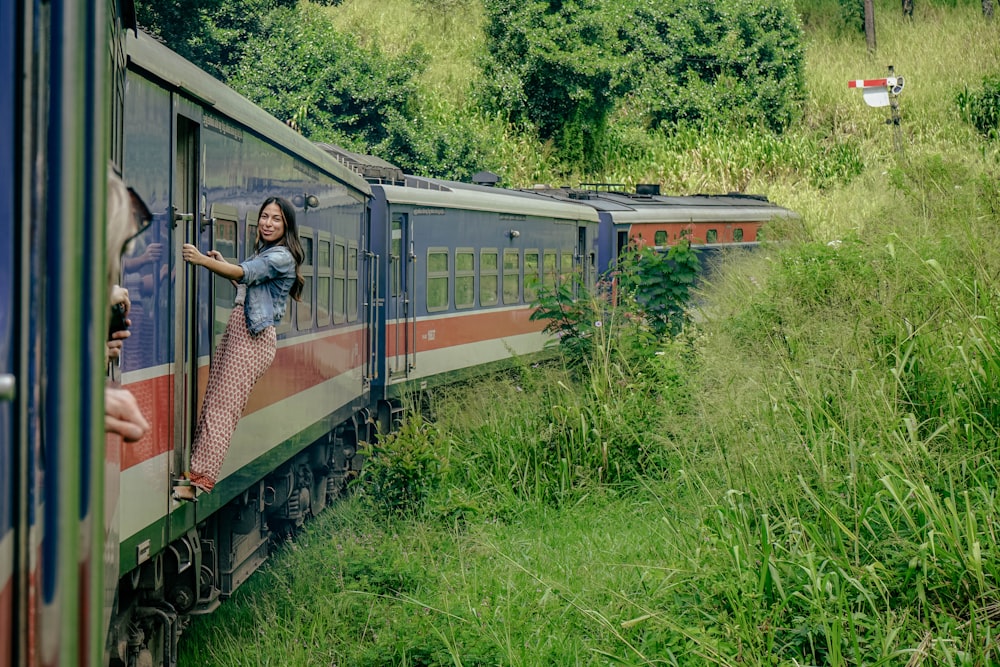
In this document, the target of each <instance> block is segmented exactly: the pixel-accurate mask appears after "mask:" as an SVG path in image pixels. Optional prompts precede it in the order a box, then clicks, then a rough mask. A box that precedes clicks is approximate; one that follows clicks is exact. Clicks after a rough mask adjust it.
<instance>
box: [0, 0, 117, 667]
mask: <svg viewBox="0 0 1000 667" xmlns="http://www.w3.org/2000/svg"><path fill="white" fill-rule="evenodd" d="M126 4H127V3H126ZM119 17H120V12H119V11H118V3H117V2H107V1H104V0H98V1H97V2H66V1H63V0H51V1H48V2H42V1H40V0H19V1H18V2H4V3H2V4H0V69H2V72H3V80H4V81H6V82H9V86H10V89H9V90H8V91H6V94H5V95H4V96H3V99H2V100H0V205H2V206H3V210H4V215H3V216H2V221H0V234H2V235H3V239H4V240H3V242H2V243H0V489H2V491H0V665H2V666H4V667H6V666H7V665H30V666H35V665H55V664H59V665H66V664H98V663H99V662H100V661H101V659H102V650H103V648H104V642H103V630H104V627H103V623H102V621H103V616H104V614H103V612H104V607H105V600H104V596H103V594H102V593H103V591H102V588H103V586H102V582H104V581H105V580H106V579H107V578H108V577H107V576H106V575H105V573H104V571H103V565H104V563H103V557H104V555H105V554H104V550H103V546H104V544H105V541H104V538H105V528H106V526H107V522H106V521H105V517H104V514H103V510H105V509H107V508H106V506H105V503H104V502H103V489H102V481H103V474H102V473H103V466H104V465H105V460H106V456H105V455H106V451H107V450H106V448H105V436H104V425H103V415H102V405H103V401H102V395H103V392H102V383H103V377H102V375H103V373H102V369H103V361H102V356H103V351H102V350H103V332H104V331H105V330H106V326H107V324H106V318H105V312H106V310H105V309H106V307H107V294H106V291H107V288H106V287H105V286H104V284H105V275H104V269H105V264H104V261H103V258H104V255H105V248H104V237H105V224H104V221H105V208H106V205H105V201H106V184H107V168H108V160H109V158H114V157H116V155H115V154H114V153H113V151H111V150H109V146H110V144H111V143H112V141H111V139H112V137H111V136H110V132H109V124H110V123H109V119H110V117H111V116H112V115H113V110H112V109H111V108H110V107H111V100H112V99H114V96H113V95H112V94H111V92H112V90H111V89H112V85H113V81H116V80H117V79H116V77H115V76H114V71H113V69H112V68H111V65H112V62H114V63H116V64H117V63H119V62H122V63H123V58H122V59H121V60H119V59H118V58H117V56H121V54H122V53H123V42H121V41H119V40H121V39H123V37H124V32H123V27H122V22H121V20H120V19H119ZM109 54H110V55H111V56H112V58H109ZM114 453H115V454H117V451H115V452H114ZM114 576H115V575H114V573H112V574H111V575H110V577H111V578H112V579H113V578H114Z"/></svg>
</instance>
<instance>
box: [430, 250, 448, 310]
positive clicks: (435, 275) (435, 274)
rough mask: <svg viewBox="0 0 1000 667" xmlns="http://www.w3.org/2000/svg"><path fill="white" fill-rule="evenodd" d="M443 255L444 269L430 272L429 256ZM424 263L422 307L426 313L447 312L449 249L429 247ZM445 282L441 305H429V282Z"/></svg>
mask: <svg viewBox="0 0 1000 667" xmlns="http://www.w3.org/2000/svg"><path fill="white" fill-rule="evenodd" d="M432 255H433V256H438V255H443V256H444V258H445V262H446V267H445V269H444V270H443V271H431V256H432ZM424 257H425V263H424V266H425V267H426V268H425V269H424V307H425V308H426V309H427V312H428V313H440V312H443V311H446V310H448V309H449V308H450V307H451V266H452V257H451V248H448V247H445V246H429V247H428V248H427V252H426V253H425V254H424ZM442 278H443V279H444V280H445V286H444V287H445V289H444V299H445V302H444V304H443V305H441V304H438V303H435V304H434V305H431V281H435V280H441V279H442Z"/></svg>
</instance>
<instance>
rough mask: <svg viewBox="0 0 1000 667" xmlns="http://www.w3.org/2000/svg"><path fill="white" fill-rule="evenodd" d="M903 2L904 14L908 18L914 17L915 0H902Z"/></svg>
mask: <svg viewBox="0 0 1000 667" xmlns="http://www.w3.org/2000/svg"><path fill="white" fill-rule="evenodd" d="M902 2H903V16H904V17H905V18H908V19H913V0H902Z"/></svg>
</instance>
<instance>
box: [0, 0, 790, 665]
mask: <svg viewBox="0 0 1000 667" xmlns="http://www.w3.org/2000/svg"><path fill="white" fill-rule="evenodd" d="M0 37H2V38H3V39H0V43H2V44H3V46H2V47H0V48H3V49H4V50H3V56H2V58H0V61H2V63H3V66H4V68H5V71H6V72H7V73H8V74H10V75H11V76H10V78H9V79H8V80H11V81H15V82H17V83H16V86H15V91H14V95H12V96H7V97H6V98H5V99H4V100H3V101H2V102H0V123H2V130H0V131H2V133H3V141H0V201H3V202H4V203H5V204H7V206H8V210H9V211H11V212H12V214H11V215H6V216H3V217H2V218H0V234H2V235H3V236H4V238H5V239H7V240H8V241H9V242H6V243H5V244H4V245H3V246H2V249H0V364H2V365H0V434H2V436H0V437H2V440H0V457H2V466H0V484H2V487H3V489H4V491H3V493H2V494H0V586H2V588H0V667H8V666H13V665H29V666H32V667H34V666H36V665H46V666H47V665H70V664H73V665H109V666H115V667H119V666H128V667H137V666H140V665H142V666H147V665H155V666H160V665H167V666H169V665H176V664H177V654H178V652H177V647H178V642H179V641H180V637H181V634H182V632H183V630H184V628H185V626H186V624H187V623H188V622H189V619H190V618H191V617H192V616H194V615H199V614H207V613H211V612H212V611H213V610H214V609H215V608H217V607H218V606H219V604H221V603H222V601H223V600H225V598H227V597H229V596H231V595H232V594H233V592H234V591H235V590H236V589H237V588H238V587H239V586H240V585H241V584H242V583H243V582H245V581H246V580H247V579H248V578H249V577H250V576H251V574H253V572H254V571H256V570H257V569H258V568H259V567H260V566H261V565H262V564H263V563H265V562H266V560H267V558H268V555H269V549H270V544H271V538H272V537H273V536H275V535H283V534H290V533H294V531H295V530H296V529H297V528H298V527H299V526H301V525H302V524H303V522H304V521H306V520H307V519H308V517H310V516H313V515H315V514H317V513H318V512H320V511H322V510H323V509H324V507H326V506H327V505H328V504H329V503H331V502H333V501H335V499H336V498H338V497H339V496H341V495H342V494H343V493H344V492H345V490H346V489H347V486H348V484H349V482H350V481H351V480H352V479H354V478H356V477H357V476H358V475H359V474H360V471H361V469H362V466H363V464H364V459H365V455H366V453H365V448H364V444H365V443H369V442H373V441H375V440H376V439H377V438H378V436H379V434H381V433H385V432H388V431H389V430H391V429H392V428H393V425H394V424H395V423H397V422H398V420H399V419H400V414H401V411H402V410H403V408H404V405H405V399H406V397H407V396H409V395H411V394H413V393H414V392H420V391H423V390H425V389H428V388H430V387H433V386H435V385H439V384H443V383H452V382H456V381H462V380H465V379H467V378H469V377H472V376H475V375H480V374H483V373H486V372H492V371H493V370H495V369H497V368H501V367H503V366H504V365H505V364H508V363H510V362H511V361H512V360H513V359H515V358H521V357H525V356H529V355H535V354H540V353H543V352H544V351H545V350H546V349H547V347H548V343H549V342H550V341H549V338H548V336H547V335H546V334H545V333H544V332H543V326H544V323H543V322H539V321H533V320H532V319H531V313H532V312H533V305H532V304H533V302H534V300H535V297H536V294H537V290H538V289H539V288H541V287H551V286H556V285H561V284H567V285H573V286H574V288H575V289H580V290H588V289H593V288H594V286H595V285H596V284H597V282H598V281H599V280H600V279H601V277H602V276H604V275H607V274H608V273H609V272H612V271H613V270H614V267H615V263H616V261H617V258H618V256H620V254H621V253H622V252H623V251H624V249H625V248H627V247H628V246H629V245H630V244H632V243H640V244H646V245H654V246H657V247H661V248H665V247H667V246H669V245H670V244H672V243H675V242H676V241H677V240H679V239H681V238H685V237H686V238H688V239H689V240H691V241H692V242H693V243H695V245H696V246H697V247H706V248H709V247H711V248H724V247H733V246H739V245H745V244H753V243H756V242H757V241H758V238H757V235H758V234H759V233H760V229H761V226H762V225H764V224H766V223H767V222H769V221H771V220H774V219H777V218H784V217H792V216H794V215H795V214H794V213H793V212H791V211H789V210H788V209H785V208H783V207H781V206H778V205H776V204H773V203H771V202H768V201H767V200H766V199H765V198H763V197H758V196H749V195H741V194H727V195H696V196H688V197H668V196H663V195H660V194H659V192H658V191H656V190H655V188H653V187H652V186H644V187H641V188H638V189H637V190H636V191H635V192H626V191H625V189H624V188H623V187H622V186H612V185H607V184H600V185H595V184H592V185H590V186H587V185H584V186H581V187H577V188H559V187H536V188H523V189H507V188H501V187H497V185H496V184H495V182H492V181H490V180H489V179H487V180H485V181H481V182H472V183H459V182H454V181H446V180H440V179H433V178H426V177H420V176H415V175H411V174H406V173H404V172H403V171H402V170H400V169H398V168H396V167H395V166H393V165H391V164H390V163H387V162H385V161H383V160H380V159H378V158H376V157H373V156H365V155H359V154H355V153H352V152H350V151H347V150H344V149H342V148H340V147H337V146H333V145H329V144H324V143H315V142H311V141H309V140H307V139H306V138H304V137H303V136H301V135H300V134H298V133H297V132H296V131H295V130H293V129H292V128H291V127H289V126H288V125H287V124H285V123H283V122H281V121H280V120H278V119H275V118H273V117H272V116H270V115H269V114H267V113H265V112H264V111H263V110H261V109H260V108H259V107H257V106H256V105H254V104H252V103H251V102H250V101H248V100H246V99H245V98H243V97H242V96H240V95H238V94H237V93H236V92H234V91H233V90H231V89H230V88H228V87H227V86H225V85H223V84H222V83H220V82H219V81H217V80H215V79H213V78H212V77H210V76H209V75H208V74H206V73H204V72H203V71H201V70H199V69H198V68H197V67H195V66H194V65H193V64H191V63H190V62H188V61H186V60H184V59H183V58H181V57H180V56H178V55H177V54H175V53H173V52H172V51H170V50H169V49H168V48H166V47H165V46H164V45H162V44H161V43H159V42H158V41H157V40H155V39H153V38H151V37H149V36H147V35H145V34H143V33H142V32H141V31H140V30H138V28H137V27H136V25H135V18H134V11H132V7H131V3H130V2H129V0H108V2H106V3H86V2H84V3H79V2H69V1H68V0H49V1H47V2H41V0H19V2H17V3H5V4H4V5H3V8H2V9H0ZM109 161H110V162H111V163H113V164H115V165H117V166H118V168H119V169H120V171H121V173H122V176H123V179H124V180H125V182H126V183H127V184H128V185H129V186H131V187H132V188H133V189H134V190H135V191H136V192H137V193H139V194H140V195H141V197H142V198H143V200H144V201H145V204H146V206H147V207H148V209H149V211H150V213H151V216H152V220H151V223H150V224H149V226H148V228H146V229H145V230H144V231H142V232H141V233H140V234H139V235H138V236H137V237H136V238H135V240H134V241H133V243H132V244H131V246H130V249H129V251H128V252H127V253H126V254H125V255H124V256H123V258H122V266H123V268H122V272H121V275H120V276H119V283H120V284H121V285H122V286H124V287H126V288H127V289H128V290H129V293H130V298H131V310H130V312H129V318H130V320H131V327H130V332H131V336H130V337H129V338H128V339H127V340H126V341H125V344H124V349H123V352H122V355H121V358H120V360H119V361H118V362H117V364H115V365H113V366H112V368H111V369H110V372H111V374H112V375H113V379H114V381H116V382H118V383H120V384H121V386H123V387H125V388H127V389H128V390H129V391H131V392H132V394H133V395H134V396H135V397H136V399H137V400H138V402H139V404H140V406H141V408H142V410H143V412H144V414H145V415H146V416H147V417H148V419H149V420H150V422H151V424H152V428H151V430H150V432H149V433H148V434H147V435H146V436H145V437H144V438H143V439H142V440H140V441H139V442H136V443H129V444H125V443H123V442H121V440H120V439H116V438H113V437H109V436H107V435H106V434H105V433H104V430H103V418H102V417H103V401H102V399H101V396H102V395H103V393H102V388H103V386H104V384H105V383H106V382H108V381H109V380H108V377H107V375H108V369H107V368H105V366H104V363H103V361H102V359H103V346H104V341H105V338H106V333H107V331H106V326H105V322H106V313H107V307H108V305H107V295H106V294H104V293H103V292H105V291H106V290H105V289H104V286H105V277H104V273H103V272H104V262H101V261H94V258H98V257H103V256H104V254H105V253H104V249H103V244H104V234H105V231H104V227H105V225H104V221H105V219H106V204H105V198H106V194H105V193H106V187H107V186H106V179H105V174H106V166H107V163H108V162H109ZM271 195H278V196H282V197H285V198H286V199H288V200H289V201H291V202H293V204H294V205H295V207H296V214H297V220H298V226H299V230H300V237H301V240H302V245H303V248H304V250H305V253H306V260H305V261H304V263H303V265H302V274H303V277H304V279H305V288H304V291H303V298H302V300H301V301H297V302H293V303H292V305H291V307H290V308H289V309H288V310H287V312H286V315H285V318H284V320H283V321H282V322H281V324H280V325H279V327H278V350H277V355H276V358H275V361H274V363H273V364H272V366H271V368H270V369H269V370H268V371H267V373H266V374H265V376H264V377H263V378H262V379H261V381H260V382H259V383H258V385H257V386H256V387H255V389H254V391H253V394H252V395H251V397H250V400H249V403H248V405H247V408H246V410H245V412H244V417H243V419H242V420H241V422H240V424H239V427H238V429H237V431H236V433H235V435H234V437H233V446H232V448H231V451H230V455H229V456H228V458H227V459H226V462H225V466H224V468H223V470H222V474H221V475H220V479H219V480H218V482H217V484H216V486H215V488H214V490H213V491H212V493H210V494H204V495H202V496H201V497H200V498H199V501H198V502H197V503H187V502H182V501H178V500H175V499H174V498H173V497H172V494H171V488H172V485H173V483H174V481H175V480H176V479H177V477H178V475H180V474H181V472H182V471H184V470H186V469H187V460H188V457H189V456H190V446H191V439H192V435H193V432H194V425H195V421H196V418H197V414H198V410H199V407H200V401H201V397H202V396H203V394H204V391H205V385H206V382H207V376H208V369H209V365H210V364H211V360H212V355H213V350H214V349H215V347H216V345H217V344H218V341H219V339H220V337H221V334H222V331H223V329H224V326H225V322H226V320H227V318H228V314H229V312H230V310H231V308H232V303H233V297H234V289H233V287H232V285H231V284H230V283H229V282H228V281H226V280H222V279H218V278H215V277H213V276H212V275H211V274H209V273H208V272H207V271H199V270H197V269H196V268H194V267H191V266H189V265H187V264H185V263H184V262H183V261H182V260H181V259H180V248H181V246H182V245H183V244H184V243H193V244H195V245H197V246H198V247H199V248H201V249H202V250H207V249H210V248H211V249H216V250H218V251H220V252H221V253H222V254H223V255H224V256H225V257H226V258H227V259H229V260H230V261H234V262H235V261H241V260H243V259H245V258H246V257H247V256H249V255H250V254H252V244H253V239H254V238H255V225H256V211H257V207H258V206H259V204H260V202H261V201H262V200H263V199H264V198H265V197H267V196H271Z"/></svg>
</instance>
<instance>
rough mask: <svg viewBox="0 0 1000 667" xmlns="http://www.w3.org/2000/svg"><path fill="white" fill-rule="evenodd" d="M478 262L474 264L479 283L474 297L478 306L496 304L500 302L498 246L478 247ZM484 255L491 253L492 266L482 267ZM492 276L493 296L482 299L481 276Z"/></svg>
mask: <svg viewBox="0 0 1000 667" xmlns="http://www.w3.org/2000/svg"><path fill="white" fill-rule="evenodd" d="M478 254H479V264H478V265H477V266H476V274H477V275H478V276H479V280H478V283H479V285H478V286H477V288H476V298H477V299H479V305H480V306H497V305H499V304H500V249H499V248H480V249H479V253H478ZM484 255H492V256H493V258H494V262H493V264H494V268H492V269H484V268H483V267H484V266H485V263H484V262H483V256H484ZM484 277H485V278H489V277H492V278H494V279H495V280H494V285H495V287H494V289H493V295H492V296H493V298H492V299H491V300H486V301H484V300H483V284H484V281H483V278H484Z"/></svg>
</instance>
